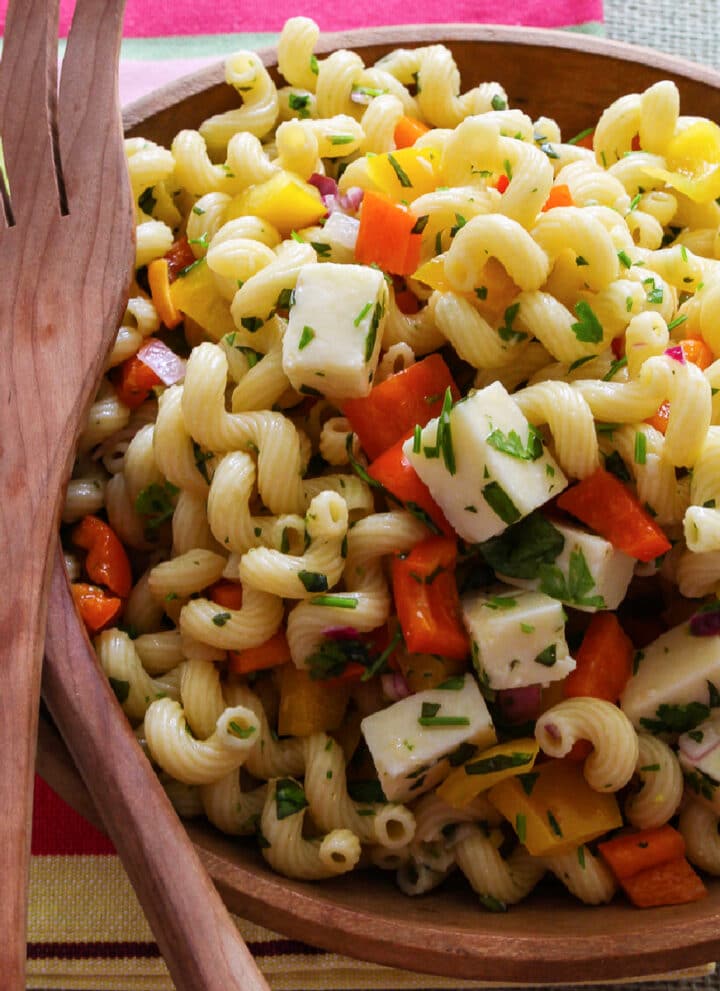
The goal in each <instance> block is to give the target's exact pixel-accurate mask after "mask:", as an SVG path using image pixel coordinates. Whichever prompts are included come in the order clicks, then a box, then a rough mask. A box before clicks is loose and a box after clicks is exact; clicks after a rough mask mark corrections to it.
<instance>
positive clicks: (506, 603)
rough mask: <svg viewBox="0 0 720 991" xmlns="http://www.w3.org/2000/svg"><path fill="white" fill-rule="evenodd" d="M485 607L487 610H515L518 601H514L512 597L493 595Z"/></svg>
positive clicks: (484, 603) (486, 601)
mask: <svg viewBox="0 0 720 991" xmlns="http://www.w3.org/2000/svg"><path fill="white" fill-rule="evenodd" d="M483 605H484V606H485V608H486V609H514V608H515V606H516V605H517V599H513V598H512V596H510V595H493V596H491V597H490V598H489V599H486V600H485V602H483Z"/></svg>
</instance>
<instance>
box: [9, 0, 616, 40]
mask: <svg viewBox="0 0 720 991" xmlns="http://www.w3.org/2000/svg"><path fill="white" fill-rule="evenodd" d="M2 6H3V4H2V0H0V7H2ZM73 7H74V0H61V2H60V31H61V34H63V35H65V34H67V31H68V27H69V25H70V20H71V13H72V9H73ZM299 12H300V11H299V9H298V5H297V2H296V0H274V2H273V3H268V4H254V3H253V4H252V5H251V4H249V3H247V2H246V3H242V2H238V0H214V2H213V3H210V2H207V0H206V2H203V0H154V2H153V3H151V4H149V3H147V0H127V3H126V7H125V26H124V35H125V37H126V38H159V37H167V36H170V35H191V34H233V33H238V32H239V33H247V32H259V31H279V30H280V28H281V27H282V25H283V22H284V21H285V20H287V18H288V17H294V16H295V15H296V14H298V13H299ZM303 12H305V13H307V14H309V15H310V16H311V17H313V18H314V19H315V20H316V21H317V22H318V24H319V25H320V27H321V28H322V30H323V31H336V30H340V29H343V28H351V27H369V26H370V25H373V24H407V23H421V22H422V23H429V24H438V23H449V22H452V21H460V22H463V23H464V22H474V23H478V24H532V25H535V26H537V27H564V26H567V25H572V24H583V23H585V22H587V21H601V20H602V16H603V8H602V0H515V3H498V2H497V0H455V2H454V3H448V2H447V0H423V2H422V3H421V4H420V5H419V6H418V7H415V8H409V7H408V4H407V3H406V2H405V0H365V2H364V3H351V2H349V0H336V2H335V3H333V4H324V5H322V6H321V5H320V4H317V5H314V4H310V5H309V6H307V7H306V8H305V10H304V11H303ZM0 17H2V15H1V14H0ZM3 27H4V24H3V22H0V30H2V28H3Z"/></svg>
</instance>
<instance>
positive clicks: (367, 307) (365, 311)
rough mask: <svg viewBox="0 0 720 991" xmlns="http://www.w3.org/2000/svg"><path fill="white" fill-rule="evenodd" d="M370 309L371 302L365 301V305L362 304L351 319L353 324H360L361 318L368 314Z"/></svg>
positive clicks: (357, 325)
mask: <svg viewBox="0 0 720 991" xmlns="http://www.w3.org/2000/svg"><path fill="white" fill-rule="evenodd" d="M371 309H372V303H366V304H365V306H363V308H362V309H361V310H360V312H359V313H358V315H357V316H356V317H355V319H354V320H353V323H354V324H355V326H356V327H359V326H360V324H361V323H362V322H363V320H364V319H365V317H366V316H367V315H368V313H369V312H370V310H371Z"/></svg>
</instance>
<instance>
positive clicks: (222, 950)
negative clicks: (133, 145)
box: [0, 0, 267, 991]
mask: <svg viewBox="0 0 720 991" xmlns="http://www.w3.org/2000/svg"><path fill="white" fill-rule="evenodd" d="M123 7H124V3H123V0H78V2H77V5H76V11H75V16H74V19H73V24H72V28H71V31H70V35H69V38H68V43H67V49H66V53H65V58H64V60H63V67H62V76H61V82H60V90H59V97H58V96H57V95H56V94H57V87H56V76H57V22H58V17H57V14H58V0H11V2H10V5H9V8H8V13H7V19H6V24H5V39H4V47H3V55H2V61H1V62H0V136H1V137H2V150H3V152H4V155H3V156H2V157H0V258H1V259H2V263H3V291H2V294H0V341H1V343H2V348H3V360H2V362H0V454H1V455H2V461H1V462H0V463H1V464H2V473H1V474H0V529H1V532H2V539H3V550H4V560H3V571H2V579H1V581H2V587H1V588H0V593H1V594H0V630H2V634H3V635H2V642H0V672H1V674H2V685H3V690H2V693H0V753H1V754H2V763H1V764H0V808H1V809H2V815H0V878H2V885H3V888H2V898H0V933H1V934H2V937H1V938H0V974H1V975H2V986H3V991H24V988H25V942H26V914H27V874H28V858H29V839H30V829H31V812H32V782H33V771H34V764H35V761H34V758H35V742H36V735H37V713H38V700H39V693H40V672H41V660H42V649H43V642H44V639H45V625H46V623H45V620H46V614H47V586H48V581H49V571H50V565H51V563H52V562H53V560H54V556H53V553H52V552H53V548H55V547H56V545H57V538H56V535H57V528H58V523H59V513H60V502H61V495H62V490H63V486H64V484H65V482H66V479H67V477H68V476H69V473H70V465H71V462H72V458H73V452H74V449H75V443H76V439H77V437H78V434H79V432H80V430H81V428H82V426H83V424H84V421H85V416H86V410H87V408H88V406H89V404H90V401H91V399H92V396H93V393H94V390H95V387H96V385H97V382H98V381H99V379H100V376H101V373H102V370H103V364H104V361H105V357H106V354H107V352H108V350H109V348H110V345H111V343H112V340H113V337H114V335H115V332H116V330H117V327H118V325H119V323H120V320H121V317H122V314H123V310H124V307H125V303H126V299H127V291H128V286H129V282H130V276H131V273H132V262H133V255H134V249H133V236H134V206H133V202H132V197H131V192H130V185H129V182H128V177H127V169H126V164H125V155H124V148H123V134H122V127H121V117H120V107H119V101H118V90H117V71H118V57H119V51H120V38H121V33H122V12H123ZM3 158H4V166H3V165H2V162H3ZM58 553H59V552H58ZM58 561H59V563H58V564H57V568H56V577H55V580H56V581H59V580H61V578H62V576H61V575H60V576H58V569H60V568H61V567H62V560H61V558H60V557H58ZM66 601H67V602H68V603H69V606H68V610H67V614H66V615H65V616H63V617H62V621H63V622H66V623H67V624H68V625H69V626H72V625H73V624H74V626H75V630H74V633H75V636H74V637H72V635H71V633H70V632H68V638H69V639H68V643H72V644H73V647H74V649H73V651H72V652H71V653H68V654H65V655H63V656H58V655H57V654H52V653H51V655H50V656H49V658H48V680H47V684H48V686H49V687H48V697H49V701H50V704H51V707H52V710H53V714H54V716H55V717H56V720H57V722H58V725H59V726H60V728H61V729H64V730H65V732H66V733H67V735H68V741H69V742H70V744H71V749H72V750H73V752H74V756H75V758H76V760H77V761H78V764H79V766H80V768H81V769H83V768H84V770H85V782H86V784H87V785H88V786H89V788H90V790H91V792H92V793H93V795H94V798H95V800H96V802H97V803H98V806H99V808H100V809H101V811H103V812H104V815H105V818H106V820H108V821H109V822H108V828H109V832H110V833H111V835H112V836H113V838H114V839H115V841H116V844H117V845H118V849H119V851H120V853H121V854H122V855H124V856H125V857H126V863H127V866H128V871H129V873H130V875H131V879H132V880H134V881H135V883H136V884H137V885H138V886H139V891H140V894H141V900H143V903H144V905H145V907H146V909H147V910H148V912H149V915H150V918H151V922H152V923H153V928H154V932H155V935H156V937H157V939H158V942H159V943H160V945H161V948H162V949H164V950H165V952H166V958H167V960H168V964H169V965H170V969H171V972H173V975H174V978H175V982H176V985H177V987H178V988H180V989H182V991H199V989H201V988H202V989H203V991H221V989H222V991H227V989H228V988H240V987H243V988H248V989H257V991H261V989H265V991H267V985H266V984H265V982H264V980H263V978H262V977H261V975H260V973H259V971H258V970H257V968H256V967H255V964H254V962H253V960H252V958H251V956H250V954H249V952H248V950H247V948H246V947H245V944H244V943H243V942H242V939H241V938H240V935H239V933H238V931H237V929H236V927H235V926H234V925H233V923H232V921H231V920H230V918H229V916H228V915H227V913H226V912H225V910H224V908H223V906H222V903H221V901H220V899H219V896H218V895H217V893H216V892H215V890H214V888H213V887H212V885H211V884H210V882H209V880H208V879H207V877H206V876H205V874H204V872H203V870H202V868H201V867H200V865H199V861H198V860H197V856H196V854H195V853H194V850H193V848H192V845H191V844H190V842H189V840H187V838H186V837H185V834H184V831H183V830H182V829H181V828H180V826H179V824H178V822H177V819H176V817H175V814H174V812H173V811H172V809H171V808H170V805H169V803H168V802H165V804H164V805H163V804H162V803H160V804H152V801H151V796H152V795H153V794H154V793H153V792H152V790H151V787H150V784H149V783H148V782H147V781H146V779H145V777H144V775H143V773H142V769H144V768H146V767H148V765H147V761H145V760H144V758H143V757H142V754H141V753H139V752H136V753H135V754H134V755H133V756H132V758H131V757H130V756H129V755H128V754H127V753H126V752H125V751H123V750H122V749H121V748H122V744H121V743H120V742H115V741H116V738H115V737H112V736H110V735H109V726H110V725H111V724H110V721H109V720H110V717H109V716H107V721H105V720H104V718H103V717H104V716H105V715H106V713H107V708H108V707H107V705H106V704H104V703H105V702H106V700H103V697H102V692H101V691H100V690H96V691H95V692H94V693H92V697H87V696H88V694H90V693H88V690H87V685H88V684H90V683H91V681H92V679H90V678H88V679H87V683H85V684H83V681H82V679H81V677H80V676H81V672H82V671H83V670H87V665H89V664H90V663H93V661H92V659H91V655H90V652H91V650H92V648H91V647H90V645H89V643H88V642H87V640H86V639H85V637H84V634H83V633H82V632H81V631H80V629H79V626H78V621H77V618H76V616H75V612H74V609H73V607H72V602H71V600H70V599H69V598H68V599H67V600H66ZM54 621H55V622H58V621H59V620H58V618H57V617H56V618H55V620H54ZM75 648H76V649H75ZM83 663H84V664H85V665H86V668H85V669H83V666H82V665H83ZM78 679H80V680H78ZM94 705H97V706H98V708H97V710H94V709H93V708H92V707H93V706H94ZM113 725H114V724H113ZM131 735H132V734H131ZM118 739H119V738H118ZM126 742H127V741H126ZM136 751H137V747H136ZM121 755H122V757H121ZM133 763H135V764H137V765H139V766H140V768H141V770H138V771H137V776H134V774H133ZM119 768H122V770H123V774H122V775H118V770H119ZM108 781H109V782H112V784H113V788H110V789H108V788H107V787H104V786H105V785H106V783H107V782H108ZM121 785H122V787H121ZM157 787H159V786H157ZM134 788H136V789H137V792H136V793H135V792H134ZM133 794H134V800H133ZM143 809H144V810H145V815H144V816H142V815H141V813H142V812H143ZM148 810H152V814H153V818H152V819H150V818H149V817H148ZM133 816H138V819H137V820H134V819H133V818H132V817H133ZM112 822H114V824H115V828H110V823H112ZM119 823H122V830H121V831H119V829H118V824H119ZM136 823H137V825H138V828H137V829H136V828H135V824H136ZM153 836H154V838H155V842H154V843H151V842H150V841H151V840H152V839H153ZM183 838H184V839H183ZM141 842H148V843H149V846H148V847H147V848H145V849H141V848H140V846H139V844H140V843H141ZM142 896H145V897H144V898H143V897H142ZM183 906H185V908H184V907H183ZM189 907H192V911H189V910H187V909H189ZM174 953H178V954H181V957H180V958H179V962H178V963H177V965H176V961H174V960H173V959H172V955H173V954H174Z"/></svg>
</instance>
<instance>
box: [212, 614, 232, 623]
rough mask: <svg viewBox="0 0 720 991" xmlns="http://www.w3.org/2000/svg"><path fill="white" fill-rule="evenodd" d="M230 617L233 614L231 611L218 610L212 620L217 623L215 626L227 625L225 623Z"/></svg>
mask: <svg viewBox="0 0 720 991" xmlns="http://www.w3.org/2000/svg"><path fill="white" fill-rule="evenodd" d="M229 619H232V616H231V614H230V613H229V612H216V613H215V615H214V616H213V618H212V621H213V623H214V624H215V626H225V624H226V623H227V621H228V620H229Z"/></svg>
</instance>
